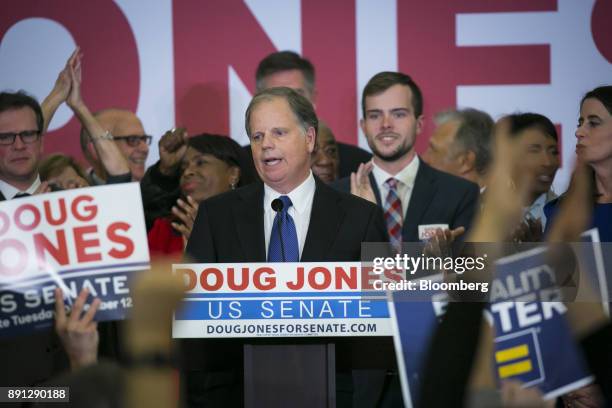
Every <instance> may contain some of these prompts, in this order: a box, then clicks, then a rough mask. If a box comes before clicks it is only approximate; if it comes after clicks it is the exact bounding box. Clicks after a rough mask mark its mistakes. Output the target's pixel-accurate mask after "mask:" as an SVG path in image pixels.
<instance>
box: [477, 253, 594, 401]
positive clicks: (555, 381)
mask: <svg viewBox="0 0 612 408" xmlns="http://www.w3.org/2000/svg"><path fill="white" fill-rule="evenodd" d="M545 255H546V247H540V248H535V249H533V250H530V251H526V252H522V253H519V254H516V255H512V256H508V257H506V258H503V259H500V260H499V261H498V262H497V270H496V279H495V280H494V282H493V283H492V285H491V306H490V308H489V311H490V313H491V314H492V316H493V321H494V322H495V332H496V338H495V347H494V348H495V355H494V362H495V364H496V371H497V376H498V378H499V379H500V380H505V379H509V378H514V379H518V380H520V381H522V382H523V385H524V386H525V387H530V386H537V387H538V388H539V389H540V390H541V391H542V393H543V394H544V398H545V399H552V398H556V397H558V396H559V395H562V394H565V393H567V392H570V391H573V390H575V389H577V388H579V387H582V386H584V385H587V384H589V383H591V382H592V378H591V376H590V375H589V373H588V371H587V370H586V365H585V362H584V359H583V357H582V354H581V353H580V350H579V349H578V347H577V345H576V342H575V341H574V339H573V336H572V334H571V331H570V328H569V326H568V324H567V322H566V320H565V317H564V316H563V315H564V314H565V312H566V310H567V309H566V307H565V305H564V304H563V302H562V301H561V294H560V292H559V289H558V288H557V287H556V286H555V284H556V275H555V272H554V271H553V269H552V268H551V267H550V266H548V264H547V261H546V257H545ZM559 356H563V358H561V359H560V358H559Z"/></svg>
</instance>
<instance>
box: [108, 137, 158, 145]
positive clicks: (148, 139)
mask: <svg viewBox="0 0 612 408" xmlns="http://www.w3.org/2000/svg"><path fill="white" fill-rule="evenodd" d="M113 139H115V140H125V143H127V144H128V146H131V147H136V146H138V145H139V144H140V143H141V142H145V143H146V144H148V145H150V144H151V141H152V140H153V136H147V135H142V136H140V135H132V136H114V137H113Z"/></svg>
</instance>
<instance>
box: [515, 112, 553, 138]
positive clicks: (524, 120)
mask: <svg viewBox="0 0 612 408" xmlns="http://www.w3.org/2000/svg"><path fill="white" fill-rule="evenodd" d="M506 118H508V120H509V123H510V134H511V135H512V136H516V135H517V134H519V133H521V132H522V131H524V130H526V129H538V130H540V131H541V132H542V133H544V134H545V135H546V136H550V137H552V138H553V139H555V142H557V141H558V140H559V136H558V135H557V129H556V128H555V125H553V123H552V122H551V121H550V119H548V118H547V117H546V116H544V115H540V114H539V113H533V112H527V113H513V114H511V115H508V116H506Z"/></svg>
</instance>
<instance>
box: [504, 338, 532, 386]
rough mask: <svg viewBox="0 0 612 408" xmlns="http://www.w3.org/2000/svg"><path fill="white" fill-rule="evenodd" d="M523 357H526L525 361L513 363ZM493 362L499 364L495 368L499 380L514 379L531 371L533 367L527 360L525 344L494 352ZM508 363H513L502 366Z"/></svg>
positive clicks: (527, 354)
mask: <svg viewBox="0 0 612 408" xmlns="http://www.w3.org/2000/svg"><path fill="white" fill-rule="evenodd" d="M523 357H527V359H524V360H520V361H515V360H518V359H521V358H523ZM495 361H496V362H497V364H499V367H498V368H497V370H498V374H499V378H508V377H514V376H516V375H520V374H524V373H528V372H529V371H531V370H533V365H532V364H531V360H530V359H529V346H528V345H527V344H521V345H518V346H515V347H510V348H507V349H503V350H499V351H497V352H495ZM509 361H514V362H513V363H509V364H503V363H507V362H509ZM502 364H503V365H502Z"/></svg>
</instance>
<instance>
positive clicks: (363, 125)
mask: <svg viewBox="0 0 612 408" xmlns="http://www.w3.org/2000/svg"><path fill="white" fill-rule="evenodd" d="M359 127H360V128H361V131H362V132H363V134H364V135H365V134H366V128H365V120H364V119H363V118H361V119H359Z"/></svg>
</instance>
